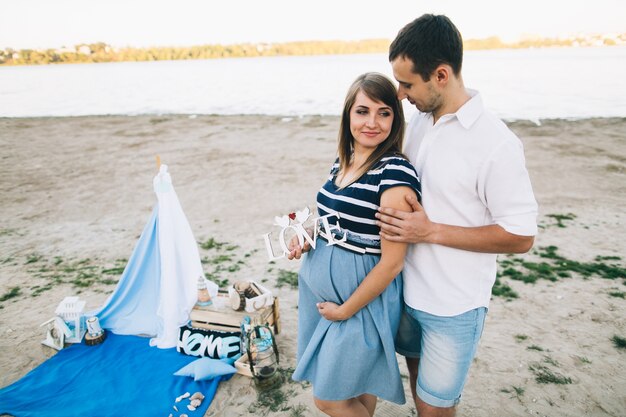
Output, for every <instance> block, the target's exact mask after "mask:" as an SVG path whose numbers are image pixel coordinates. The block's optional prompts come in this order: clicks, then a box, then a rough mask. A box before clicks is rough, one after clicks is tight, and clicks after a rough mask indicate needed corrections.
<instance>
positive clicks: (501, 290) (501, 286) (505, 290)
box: [491, 277, 519, 300]
mask: <svg viewBox="0 0 626 417" xmlns="http://www.w3.org/2000/svg"><path fill="white" fill-rule="evenodd" d="M491 295H493V296H494V297H503V298H506V299H508V300H511V299H513V298H518V297H519V295H518V294H517V293H516V292H515V291H514V290H513V289H512V288H511V287H510V286H509V284H505V283H503V282H502V281H501V280H500V277H496V282H495V283H494V284H493V287H492V288H491Z"/></svg>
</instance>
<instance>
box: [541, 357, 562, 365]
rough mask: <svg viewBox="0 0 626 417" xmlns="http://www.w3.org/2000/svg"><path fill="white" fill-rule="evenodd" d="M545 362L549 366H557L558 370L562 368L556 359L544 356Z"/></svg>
mask: <svg viewBox="0 0 626 417" xmlns="http://www.w3.org/2000/svg"><path fill="white" fill-rule="evenodd" d="M543 361H544V362H545V363H547V364H549V365H552V366H556V367H557V368H558V367H559V366H561V364H560V363H558V362H557V361H556V359H554V358H551V357H550V356H544V357H543Z"/></svg>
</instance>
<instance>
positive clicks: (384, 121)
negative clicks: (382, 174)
mask: <svg viewBox="0 0 626 417" xmlns="http://www.w3.org/2000/svg"><path fill="white" fill-rule="evenodd" d="M393 117H394V114H393V110H392V109H391V107H389V106H387V105H386V104H385V103H381V102H379V101H374V100H372V99H371V98H369V97H368V96H367V95H366V94H365V93H364V92H363V91H359V92H358V93H357V95H356V100H355V101H354V105H353V106H352V108H351V109H350V132H351V133H352V137H353V138H354V150H355V152H357V151H362V150H366V151H369V152H371V151H373V150H374V149H376V147H377V146H378V145H380V144H381V143H383V142H384V141H385V139H387V137H389V133H390V132H391V125H392V124H393Z"/></svg>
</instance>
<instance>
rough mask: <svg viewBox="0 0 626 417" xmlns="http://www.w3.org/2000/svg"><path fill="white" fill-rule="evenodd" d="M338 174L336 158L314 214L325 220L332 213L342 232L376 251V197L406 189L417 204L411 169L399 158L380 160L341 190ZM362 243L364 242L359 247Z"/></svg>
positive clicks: (418, 190) (417, 185) (332, 220)
mask: <svg viewBox="0 0 626 417" xmlns="http://www.w3.org/2000/svg"><path fill="white" fill-rule="evenodd" d="M338 171H339V158H337V160H335V163H334V164H333V166H332V168H331V170H330V175H329V176H328V180H327V181H326V183H324V185H323V186H322V188H321V189H320V191H319V193H318V194H317V212H318V214H319V215H320V216H325V215H327V214H330V213H332V212H337V213H339V225H340V227H341V229H342V230H344V231H345V230H347V231H348V240H350V235H355V236H356V237H358V238H359V242H360V243H361V246H367V247H372V248H380V236H379V232H380V228H379V227H378V226H376V217H375V216H374V215H375V214H376V211H377V210H378V207H379V205H380V196H381V195H382V194H383V192H384V191H385V190H387V189H389V188H392V187H398V186H406V187H409V188H411V189H413V190H414V191H415V192H416V193H417V197H418V199H420V200H421V187H420V182H419V179H418V177H417V172H415V168H413V165H411V163H410V162H409V161H407V160H406V159H405V158H403V157H401V156H396V155H389V156H385V157H383V158H382V159H381V160H380V161H378V162H377V163H376V164H374V166H373V167H372V168H371V169H370V170H369V171H367V172H366V173H365V174H363V175H362V176H361V177H360V178H359V179H358V180H356V181H355V182H353V183H352V184H350V185H348V186H347V187H346V188H344V189H339V187H338V186H337V185H335V180H336V178H337V172H338ZM329 223H330V224H332V225H335V224H336V223H337V218H336V217H335V216H332V217H330V218H329ZM363 242H368V243H367V244H366V245H363Z"/></svg>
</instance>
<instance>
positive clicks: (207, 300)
mask: <svg viewBox="0 0 626 417" xmlns="http://www.w3.org/2000/svg"><path fill="white" fill-rule="evenodd" d="M196 304H197V305H199V306H208V305H211V304H213V301H211V295H210V294H209V290H208V289H207V287H206V282H204V277H202V276H198V301H197V302H196Z"/></svg>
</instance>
